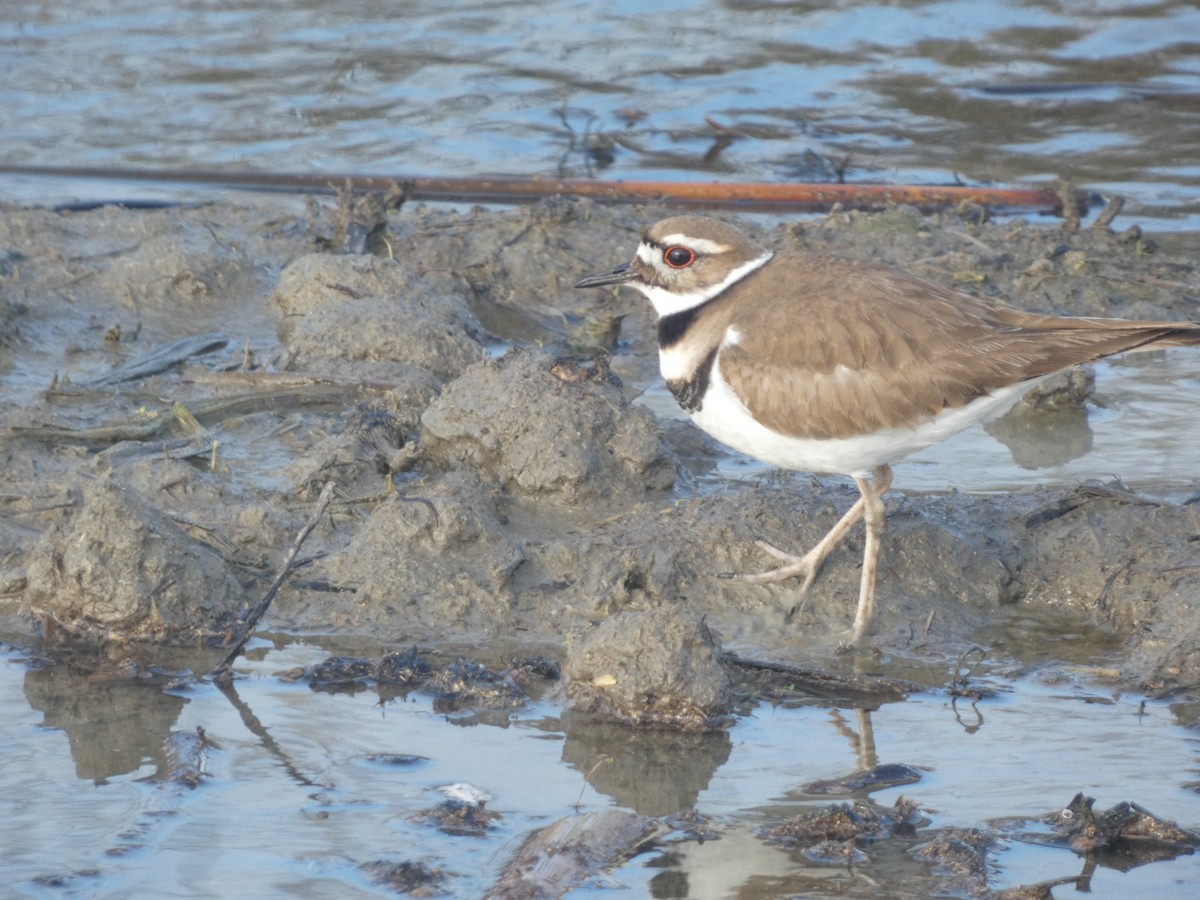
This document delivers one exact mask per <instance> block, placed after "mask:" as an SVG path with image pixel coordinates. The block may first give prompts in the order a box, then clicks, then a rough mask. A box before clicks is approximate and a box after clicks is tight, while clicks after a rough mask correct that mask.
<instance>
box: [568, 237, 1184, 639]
mask: <svg viewBox="0 0 1200 900" xmlns="http://www.w3.org/2000/svg"><path fill="white" fill-rule="evenodd" d="M621 284H625V285H629V286H630V287H632V288H636V289H637V290H639V291H641V292H642V294H644V295H645V296H646V298H647V299H649V301H650V303H651V304H652V305H653V306H654V310H655V312H656V313H657V314H658V353H659V366H660V369H661V370H662V375H663V378H664V379H666V382H667V386H668V387H669V388H670V389H671V393H672V394H674V395H675V399H676V400H678V402H679V405H680V406H682V407H683V408H684V409H685V410H686V411H687V412H688V413H689V414H690V415H691V418H692V420H693V421H694V422H695V423H696V424H697V425H699V426H700V428H702V429H703V430H704V431H706V432H708V433H709V434H710V435H712V436H713V437H715V438H716V439H717V440H718V441H720V442H721V443H723V444H727V445H728V446H730V447H732V448H734V449H735V450H739V451H741V452H742V453H746V454H748V455H750V456H753V457H755V458H757V459H760V460H762V461H764V462H767V463H771V464H773V465H776V466H780V467H782V468H785V469H794V470H799V471H808V472H825V473H836V474H843V475H849V476H851V477H852V478H853V479H854V481H855V483H856V484H857V485H858V489H859V491H860V493H861V495H862V496H861V497H860V498H859V500H858V501H857V502H855V503H854V505H853V506H851V507H850V509H849V510H848V511H847V512H846V514H845V515H843V516H842V518H841V519H840V520H839V521H838V523H837V524H836V525H834V526H833V528H832V529H831V530H830V531H829V533H828V534H827V535H826V536H825V537H824V538H822V539H821V541H820V542H819V543H818V544H817V545H816V546H815V547H813V548H812V549H811V550H809V551H808V553H806V554H804V555H803V556H793V555H792V554H790V553H786V552H784V551H782V550H779V549H778V548H776V547H773V546H770V545H769V544H766V543H765V542H759V544H760V546H761V547H762V548H763V549H764V550H766V551H767V552H769V553H770V554H771V555H773V556H775V557H776V558H778V559H779V560H780V561H781V562H782V565H780V566H779V567H778V568H775V569H773V570H771V571H767V572H763V573H761V574H754V575H745V576H741V577H743V578H744V579H745V580H747V581H751V582H773V581H781V580H783V579H786V578H791V577H794V576H803V578H804V581H803V582H802V584H801V587H800V596H801V597H803V595H804V593H805V592H806V591H807V590H808V589H809V587H810V586H811V585H812V582H813V579H814V578H815V577H816V575H817V572H818V570H819V569H820V568H821V564H822V563H823V562H824V561H825V559H826V557H828V556H829V554H830V552H831V551H832V550H833V549H834V548H835V547H836V546H837V545H838V544H839V543H840V542H841V541H842V539H843V538H845V536H846V534H847V533H848V532H849V531H850V529H851V528H852V527H853V526H854V525H855V524H856V523H857V522H858V520H859V519H865V520H866V546H865V549H864V551H863V566H862V580H861V584H860V587H859V597H858V609H857V612H856V613H855V617H854V624H853V626H852V627H851V629H850V642H851V643H852V644H861V643H862V642H863V641H864V639H865V638H866V636H867V634H868V632H869V630H870V628H871V623H872V620H873V618H874V615H875V571H876V566H877V564H878V560H879V542H880V537H881V535H882V533H883V523H884V505H883V500H882V497H883V494H884V492H885V491H887V489H888V488H889V487H890V486H891V483H892V469H891V463H893V462H895V461H896V460H898V459H900V458H902V457H904V456H907V455H908V454H910V453H914V452H916V451H918V450H921V449H923V448H925V447H928V446H930V445H932V444H935V443H938V442H939V441H943V440H945V439H946V438H948V437H950V436H951V435H954V434H957V433H958V432H960V431H962V430H963V429H965V428H968V427H970V426H971V425H974V424H975V423H977V422H982V421H985V420H987V419H991V418H995V417H996V416H999V415H1001V414H1003V413H1004V412H1006V411H1007V410H1008V409H1009V408H1010V407H1012V406H1013V404H1015V403H1016V402H1017V400H1019V399H1020V398H1021V396H1022V395H1023V394H1024V393H1025V392H1026V391H1028V390H1029V389H1030V388H1032V387H1033V386H1035V385H1037V384H1038V383H1039V382H1041V381H1043V380H1045V379H1046V378H1048V377H1050V376H1051V375H1053V374H1055V373H1056V372H1059V371H1061V370H1063V369H1067V368H1070V367H1071V366H1074V365H1077V364H1079V363H1085V362H1090V361H1093V360H1097V359H1102V358H1103V357H1106V356H1110V355H1112V354H1115V353H1121V352H1124V351H1128V350H1145V349H1150V348H1158V347H1177V346H1185V345H1190V344H1200V323H1187V322H1135V321H1131V320H1127V319H1102V318H1072V317H1066V316H1050V315H1039V314H1036V313H1029V312H1020V311H1017V310H1012V309H1006V308H1003V307H997V306H994V305H992V304H991V303H988V302H986V301H984V300H981V299H978V298H976V297H972V296H970V295H968V294H964V293H961V292H959V291H955V290H953V289H951V288H948V287H943V286H942V285H940V284H936V283H934V282H932V281H927V280H925V279H923V278H919V277H917V276H915V275H910V274H907V273H905V272H901V271H898V270H896V269H892V268H889V267H887V266H884V265H878V264H874V263H869V262H860V261H850V260H844V259H839V258H836V257H831V256H823V255H818V254H815V253H811V254H810V253H800V252H774V251H772V250H770V249H768V248H766V247H764V246H762V245H761V244H759V243H758V242H757V241H755V240H753V239H752V238H750V237H749V236H747V235H746V234H744V233H743V232H741V231H739V230H738V229H737V228H735V227H734V226H732V225H729V224H727V223H725V222H722V221H718V220H716V219H710V218H705V217H703V216H677V217H674V218H670V219H664V220H663V221H661V222H659V223H658V224H656V225H654V226H652V227H651V228H650V229H649V230H648V231H646V232H645V234H644V235H643V236H642V240H641V243H640V245H639V246H638V248H637V254H636V255H635V256H634V258H633V261H632V262H630V263H628V264H627V265H621V266H617V267H616V268H615V269H611V270H610V271H607V272H601V273H599V274H596V275H589V276H587V277H586V278H582V279H580V280H579V281H578V282H577V283H576V285H575V286H576V287H579V288H589V287H600V286H603V285H621Z"/></svg>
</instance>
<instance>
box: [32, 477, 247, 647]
mask: <svg viewBox="0 0 1200 900" xmlns="http://www.w3.org/2000/svg"><path fill="white" fill-rule="evenodd" d="M27 573H28V574H27V577H28V588H27V591H26V597H27V600H28V602H29V605H30V606H31V607H32V608H33V610H34V611H35V613H37V614H38V615H40V616H45V617H46V618H47V619H49V620H51V621H53V622H54V623H56V625H57V626H58V627H59V628H61V629H63V630H64V631H67V632H69V633H71V634H75V635H78V636H82V637H87V638H123V639H129V640H149V639H154V640H167V641H190V640H195V639H196V638H197V637H204V636H208V635H214V634H218V633H220V632H222V631H224V630H225V629H227V628H228V627H229V626H230V625H231V624H232V622H233V621H234V619H235V617H236V614H237V612H238V611H239V610H240V609H241V608H242V605H243V593H242V589H241V586H240V585H239V584H238V582H237V579H236V578H234V577H233V574H232V572H231V571H230V569H229V566H228V565H227V564H226V562H225V561H224V560H223V559H221V557H220V556H218V555H217V554H216V553H214V552H213V551H212V550H210V549H209V548H208V547H205V546H204V545H202V544H200V543H198V542H197V541H195V540H193V539H192V538H190V537H189V536H188V535H187V534H186V533H185V532H184V531H183V529H182V528H180V527H179V526H178V525H176V524H175V523H174V522H173V521H172V520H171V519H170V518H168V517H167V516H165V515H164V514H162V513H161V512H159V511H158V510H155V509H153V508H151V507H150V506H149V505H147V504H146V503H145V501H143V500H142V499H141V498H140V497H138V496H137V495H136V494H134V493H133V492H132V491H130V490H128V489H126V488H124V487H122V486H121V485H120V484H118V483H116V482H115V481H113V480H112V479H110V478H101V479H99V480H97V481H95V482H93V483H91V484H89V485H88V486H87V487H86V488H85V489H84V492H83V502H82V505H81V506H80V508H79V510H78V512H76V513H75V515H73V516H72V517H71V518H70V519H69V520H68V521H67V522H66V523H64V524H61V525H57V526H55V527H53V528H51V529H49V530H48V531H47V532H46V533H45V534H44V535H43V536H42V538H41V540H40V541H39V542H38V543H37V545H36V546H35V547H34V549H33V552H32V553H31V554H30V558H29V564H28V568H27Z"/></svg>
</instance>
